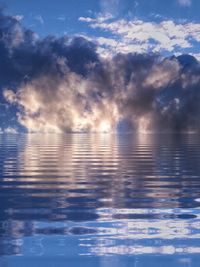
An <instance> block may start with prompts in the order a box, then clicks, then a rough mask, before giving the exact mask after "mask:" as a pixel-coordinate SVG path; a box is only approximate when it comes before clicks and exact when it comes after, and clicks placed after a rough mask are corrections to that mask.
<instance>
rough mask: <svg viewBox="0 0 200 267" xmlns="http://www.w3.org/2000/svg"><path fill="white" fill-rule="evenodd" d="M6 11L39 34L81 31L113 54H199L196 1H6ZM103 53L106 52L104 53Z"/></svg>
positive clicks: (4, 5)
mask: <svg viewBox="0 0 200 267" xmlns="http://www.w3.org/2000/svg"><path fill="white" fill-rule="evenodd" d="M1 3H2V6H3V7H4V8H5V12H6V13H8V14H10V15H12V16H18V17H19V19H21V23H22V24H23V25H24V26H25V27H27V28H29V29H32V30H33V31H34V32H36V33H38V34H39V35H40V36H41V37H44V36H47V35H56V36H62V35H64V34H67V35H83V36H87V37H88V38H91V39H92V40H94V41H96V42H98V44H99V45H100V46H101V47H102V48H103V49H104V48H109V49H110V50H112V51H113V52H116V51H117V52H121V51H122V52H132V51H136V52H146V51H148V52H149V51H153V52H159V53H163V54H164V55H167V54H168V53H170V54H173V53H176V54H181V53H190V54H194V55H196V56H197V57H200V53H199V40H200V37H199V35H200V16H199V9H200V2H199V1H198V0H168V1H160V0H148V1H147V0H84V1H82V0H76V1H75V0H59V1H48V0H41V1H40V2H39V3H38V2H37V1H33V0H29V1H27V0H20V1H19V0H18V1H16V0H6V1H2V2H1ZM104 53H105V56H106V55H107V53H106V51H104Z"/></svg>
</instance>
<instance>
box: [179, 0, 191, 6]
mask: <svg viewBox="0 0 200 267" xmlns="http://www.w3.org/2000/svg"><path fill="white" fill-rule="evenodd" d="M178 3H179V4H180V5H181V6H185V7H187V6H190V5H191V4H192V1H191V0H178Z"/></svg>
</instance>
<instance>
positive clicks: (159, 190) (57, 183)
mask: <svg viewBox="0 0 200 267" xmlns="http://www.w3.org/2000/svg"><path fill="white" fill-rule="evenodd" d="M199 260H200V138H199V137H198V136H196V135H187V136H183V135H159V136H158V135H138V136H134V135H131V134H127V135H114V134H113V135H110V134H101V135H97V134H91V135H88V134H70V135H34V134H32V135H0V266H1V267H7V266H8V267H10V266H14V267H15V266H20V267H23V266H26V267H27V266H37V267H40V266H47V267H49V266H50V267H51V266H56V267H57V266H58V267H59V266H62V267H63V266H102V267H108V266H112V265H113V266H134V267H141V266H149V267H150V266H153V267H157V266H171V267H178V266H199Z"/></svg>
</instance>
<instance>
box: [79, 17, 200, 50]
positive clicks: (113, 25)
mask: <svg viewBox="0 0 200 267" xmlns="http://www.w3.org/2000/svg"><path fill="white" fill-rule="evenodd" d="M80 21H83V22H86V23H89V25H90V27H91V28H94V29H100V30H102V31H104V32H105V31H106V32H108V33H110V36H109V38H105V37H99V38H96V41H97V43H98V44H99V45H100V46H103V48H105V46H107V48H110V51H111V52H123V53H127V52H141V53H142V52H161V51H162V50H166V51H168V52H172V53H175V52H176V50H180V49H183V50H184V49H186V48H187V49H188V48H192V46H193V44H192V40H195V41H197V42H200V23H192V22H190V23H188V22H183V23H176V22H174V21H172V20H163V21H161V22H147V21H142V20H137V19H135V20H131V21H127V20H124V19H120V20H113V19H109V20H102V19H99V18H96V19H91V18H80ZM101 49H102V47H101Z"/></svg>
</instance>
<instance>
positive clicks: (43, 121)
mask: <svg viewBox="0 0 200 267" xmlns="http://www.w3.org/2000/svg"><path fill="white" fill-rule="evenodd" d="M0 20H1V22H2V23H1V24H0V36H1V38H0V55H1V58H2V61H1V62H0V86H1V88H2V98H1V99H2V102H4V103H3V104H2V106H3V107H5V105H6V108H4V113H5V116H4V119H3V120H1V121H4V122H5V121H6V120H9V119H10V118H11V119H10V121H9V123H10V125H6V126H4V125H3V124H2V125H0V127H1V128H2V131H4V129H6V128H7V129H9V128H10V129H16V127H15V123H16V120H17V123H18V124H19V125H22V126H23V127H25V129H27V130H28V131H29V132H74V131H75V132H77V131H78V132H87V131H92V132H94V131H103V132H107V131H115V130H118V129H120V130H123V131H129V130H139V131H199V130H200V105H199V103H200V90H199V88H200V86H199V85H200V63H199V62H198V61H197V60H196V59H195V58H194V57H192V56H189V55H181V56H178V57H175V56H172V57H168V58H163V57H161V56H160V55H159V54H155V53H140V54H139V53H136V52H137V50H136V51H135V50H134V47H133V48H132V51H131V53H115V54H114V55H113V56H112V57H109V58H104V57H102V56H101V54H99V52H98V51H99V50H98V47H97V45H96V44H94V43H93V42H91V41H89V40H87V39H85V38H83V37H73V38H69V37H67V36H64V37H60V38H57V37H55V36H48V37H46V38H44V39H40V38H38V37H37V35H36V34H35V33H33V32H31V31H28V30H26V29H23V27H22V26H21V24H20V22H19V20H17V19H16V18H13V17H9V16H4V15H3V14H1V15H0ZM103 23H104V22H103ZM175 31H176V29H175ZM174 36H175V37H176V38H178V37H177V35H176V33H174ZM100 41H101V42H104V41H105V40H104V39H103V38H102V39H101V40H100ZM110 43H111V44H112V40H110ZM115 45H116V43H115ZM7 107H8V108H7ZM9 112H10V113H9ZM8 114H9V116H10V117H9V116H8ZM10 114H12V116H11V115H10ZM8 117H9V119H8ZM14 118H15V120H14ZM1 121H0V123H1Z"/></svg>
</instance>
